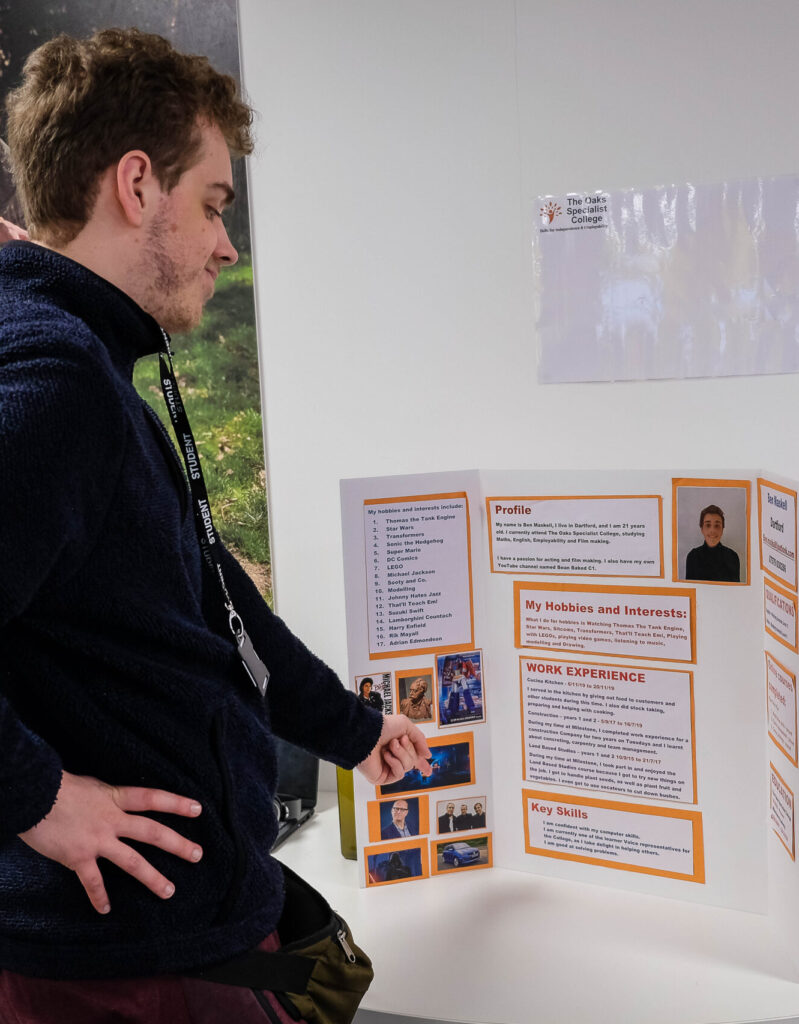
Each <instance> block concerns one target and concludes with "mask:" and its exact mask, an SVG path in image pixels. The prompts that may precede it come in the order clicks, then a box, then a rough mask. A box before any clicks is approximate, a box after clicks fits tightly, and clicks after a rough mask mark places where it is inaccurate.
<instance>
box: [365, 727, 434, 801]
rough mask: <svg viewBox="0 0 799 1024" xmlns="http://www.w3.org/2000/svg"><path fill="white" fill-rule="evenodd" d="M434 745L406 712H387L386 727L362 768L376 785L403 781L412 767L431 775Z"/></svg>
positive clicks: (369, 779)
mask: <svg viewBox="0 0 799 1024" xmlns="http://www.w3.org/2000/svg"><path fill="white" fill-rule="evenodd" d="M429 757H430V748H429V747H428V746H427V741H426V740H425V738H424V733H423V732H422V730H421V729H420V728H419V727H418V726H416V725H414V724H413V722H410V721H409V720H408V719H407V718H406V717H405V715H384V716H383V730H382V732H381V733H380V739H379V740H378V741H377V745H376V746H375V748H374V750H373V751H372V753H371V754H370V755H369V756H368V757H367V758H365V759H364V760H363V761H361V763H360V764H359V765H358V771H359V772H361V773H362V774H363V775H364V776H365V777H366V779H367V780H368V781H369V782H371V783H373V784H374V785H375V786H384V785H386V784H387V783H389V782H399V780H400V779H401V778H402V777H403V775H405V774H406V772H409V771H410V770H411V769H412V768H417V769H418V770H419V771H420V772H421V773H422V775H431V774H432V771H433V770H432V768H431V767H430V765H429V763H428V760H427V759H428V758H429Z"/></svg>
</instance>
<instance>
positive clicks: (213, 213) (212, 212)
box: [206, 206, 222, 220]
mask: <svg viewBox="0 0 799 1024" xmlns="http://www.w3.org/2000/svg"><path fill="white" fill-rule="evenodd" d="M206 210H207V215H208V219H209V220H213V219H214V217H221V216H222V213H221V211H220V210H217V208H216V207H215V206H207V207H206Z"/></svg>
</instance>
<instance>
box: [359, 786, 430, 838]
mask: <svg viewBox="0 0 799 1024" xmlns="http://www.w3.org/2000/svg"><path fill="white" fill-rule="evenodd" d="M395 800H418V801H419V836H425V835H427V834H428V833H429V832H430V800H429V798H428V796H427V794H426V793H423V794H415V795H413V796H403V795H402V794H400V793H395V794H394V795H393V796H387V797H385V798H384V799H383V800H370V801H369V802H368V803H367V805H366V820H367V823H368V826H369V842H370V843H387V842H389V840H388V839H381V838H380V805H381V804H393V803H394V801H395ZM413 838H414V839H416V838H418V837H417V836H414V837H413ZM397 841H399V840H397Z"/></svg>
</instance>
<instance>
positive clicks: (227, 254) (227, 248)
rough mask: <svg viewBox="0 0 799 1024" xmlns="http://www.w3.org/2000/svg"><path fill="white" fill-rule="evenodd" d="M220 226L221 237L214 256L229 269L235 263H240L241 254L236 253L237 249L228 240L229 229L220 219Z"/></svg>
mask: <svg viewBox="0 0 799 1024" xmlns="http://www.w3.org/2000/svg"><path fill="white" fill-rule="evenodd" d="M218 224H219V237H218V239H217V245H216V249H215V250H214V256H216V258H217V259H218V260H219V262H220V263H224V264H225V265H226V266H228V267H232V266H233V264H234V263H236V262H238V258H239V254H238V252H237V251H236V247H235V246H234V245H233V243H232V242H231V241H230V239H229V238H228V233H227V228H226V227H225V225H224V224H223V222H222V219H221V218H219V219H218Z"/></svg>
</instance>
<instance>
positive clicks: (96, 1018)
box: [0, 932, 305, 1024]
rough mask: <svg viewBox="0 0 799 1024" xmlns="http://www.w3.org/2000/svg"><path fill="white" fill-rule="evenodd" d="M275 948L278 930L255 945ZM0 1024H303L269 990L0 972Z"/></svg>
mask: <svg viewBox="0 0 799 1024" xmlns="http://www.w3.org/2000/svg"><path fill="white" fill-rule="evenodd" d="M258 948H259V949H263V950H265V951H266V952H270V953H271V952H274V951H275V950H276V949H279V948H280V941H279V939H278V937H277V932H273V933H272V934H271V935H270V936H268V937H267V938H266V939H264V941H263V942H262V943H261V944H260V945H259V947H258ZM0 1024H305V1022H304V1021H295V1020H293V1019H292V1018H291V1017H289V1016H288V1014H287V1013H286V1011H285V1010H284V1009H283V1008H282V1007H281V1006H280V1005H279V1003H278V1002H277V1000H276V999H275V997H274V995H272V993H271V992H259V993H255V992H253V991H252V990H251V989H247V988H238V987H236V986H234V985H221V984H219V983H218V982H214V981H202V980H200V979H197V978H184V977H182V976H180V975H177V974H163V975H158V976H156V977H152V978H122V979H119V980H108V981H50V980H45V979H42V978H28V977H25V976H24V975H22V974H14V973H13V972H12V971H0Z"/></svg>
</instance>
